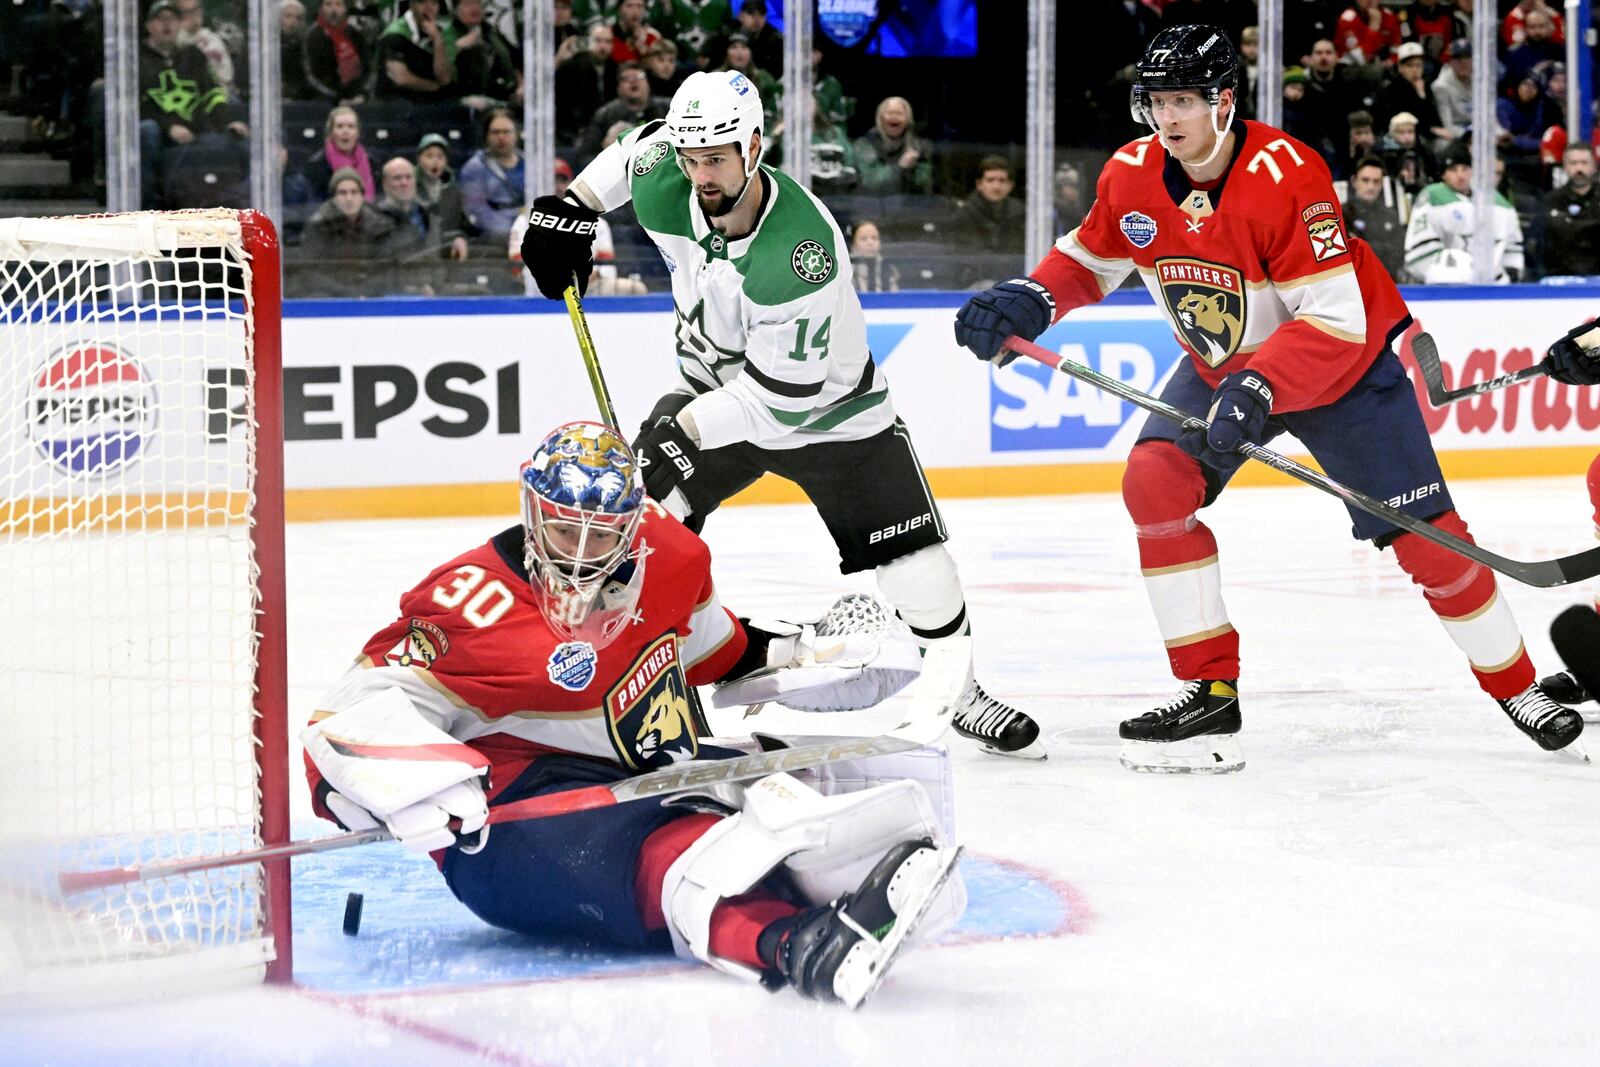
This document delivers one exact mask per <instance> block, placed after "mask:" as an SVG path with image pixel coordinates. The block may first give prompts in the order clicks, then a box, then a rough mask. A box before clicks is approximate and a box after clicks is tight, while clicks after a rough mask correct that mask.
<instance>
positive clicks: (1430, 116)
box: [1374, 41, 1449, 143]
mask: <svg viewBox="0 0 1600 1067" xmlns="http://www.w3.org/2000/svg"><path fill="white" fill-rule="evenodd" d="M1426 72H1427V60H1426V58H1425V57H1424V56H1423V54H1422V46H1421V45H1420V44H1418V43H1417V42H1415V41H1407V42H1406V43H1405V44H1403V45H1401V46H1400V47H1399V48H1398V49H1396V51H1395V63H1394V72H1393V73H1392V74H1390V75H1389V78H1388V81H1387V82H1386V83H1385V84H1384V87H1383V89H1382V90H1380V91H1379V93H1378V99H1377V102H1376V104H1374V110H1375V111H1376V112H1377V118H1378V121H1379V122H1384V123H1387V122H1388V121H1389V120H1390V119H1391V118H1392V117H1394V116H1395V115H1398V114H1400V113H1401V112H1406V113H1408V114H1410V115H1411V116H1412V117H1413V120H1414V121H1413V125H1415V126H1416V127H1417V134H1418V136H1419V137H1421V138H1422V140H1423V141H1424V143H1426V142H1428V141H1430V140H1435V139H1437V140H1441V141H1442V140H1446V139H1448V137H1449V131H1448V130H1446V129H1445V126H1444V119H1442V118H1440V117H1439V105H1438V102H1437V101H1435V100H1434V98H1433V88H1432V86H1430V85H1429V84H1428V80H1427V77H1426Z"/></svg>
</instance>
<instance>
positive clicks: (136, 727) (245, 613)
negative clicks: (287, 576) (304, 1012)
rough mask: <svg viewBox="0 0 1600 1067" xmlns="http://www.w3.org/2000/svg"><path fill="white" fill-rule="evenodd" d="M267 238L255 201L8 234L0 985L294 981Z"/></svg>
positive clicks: (59, 987) (2, 265)
mask: <svg viewBox="0 0 1600 1067" xmlns="http://www.w3.org/2000/svg"><path fill="white" fill-rule="evenodd" d="M280 330H281V285H280V269H279V251H278V239H277V234H276V233H275V231H274V229H273V226H272V223H271V221H270V220H269V219H268V218H267V217H266V216H264V215H261V214H259V213H257V212H254V211H228V210H204V211H174V212H135V213H129V214H123V215H100V216H82V217H76V218H54V219H0V620H4V621H3V623H0V625H3V626H4V627H6V628H7V629H8V630H9V631H10V632H9V634H8V635H7V637H6V638H5V645H6V647H7V650H8V653H9V655H8V656H7V660H8V664H9V666H8V680H7V682H6V683H5V686H6V688H7V689H8V690H9V692H8V694H7V696H6V697H5V698H0V995H4V996H14V995H20V994H31V995H35V996H43V997H49V996H51V995H54V994H60V995H71V996H73V997H76V998H81V997H82V996H84V995H85V994H86V992H87V993H88V995H94V994H95V993H96V992H104V993H106V994H110V995H114V996H125V995H138V994H140V993H143V992H148V991H154V990H169V989H172V988H177V987H199V988H215V987H216V986H217V985H219V984H220V983H222V982H226V981H227V980H229V978H230V977H232V978H234V979H236V980H240V981H248V980H259V979H260V978H262V977H265V978H267V979H268V980H288V979H289V978H290V977H291V974H292V966H293V965H292V956H291V943H290V940H291V939H290V910H289V866H288V861H287V860H282V861H276V862H273V863H267V864H261V865H255V866H246V867H242V868H240V869H239V870H238V872H237V873H234V874H224V873H223V872H213V873H211V874H205V875H196V876H186V877H175V878H170V879H163V880H161V881H160V882H156V883H150V884H148V885H147V886H146V887H144V888H130V887H122V888H120V889H114V890H106V891H99V892H94V893H87V894H81V895H75V896H73V897H70V898H66V897H62V896H61V895H60V894H59V893H57V892H55V891H54V890H53V882H54V879H55V877H56V876H57V875H58V874H59V873H60V872H61V871H62V870H73V869H78V868H84V867H98V866H104V865H106V862H107V861H108V860H110V861H112V862H115V863H126V862H134V863H150V862H160V861H170V860H175V859H185V858H192V857H198V856H206V855H212V854H222V853H226V852H232V851H237V850H238V849H240V848H248V847H260V846H264V845H274V844H281V843H283V842H286V841H288V840H289V780H290V776H289V767H288V740H287V699H288V698H287V679H286V655H285V633H284V631H285V627H284V608H285V605H284V578H283V413H282V373H281V368H282V359H281V345H280Z"/></svg>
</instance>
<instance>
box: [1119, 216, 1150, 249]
mask: <svg viewBox="0 0 1600 1067" xmlns="http://www.w3.org/2000/svg"><path fill="white" fill-rule="evenodd" d="M1117 225H1118V226H1120V227H1122V235H1123V236H1124V237H1126V238H1127V239H1128V241H1129V243H1131V244H1132V245H1133V246H1134V247H1135V248H1149V247H1150V242H1151V241H1154V240H1155V239H1156V220H1155V219H1153V218H1151V217H1150V216H1149V215H1146V214H1144V213H1143V212H1142V211H1130V212H1128V213H1127V214H1126V215H1124V216H1122V218H1120V219H1118V220H1117Z"/></svg>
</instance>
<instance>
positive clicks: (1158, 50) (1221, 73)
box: [1131, 24, 1239, 129]
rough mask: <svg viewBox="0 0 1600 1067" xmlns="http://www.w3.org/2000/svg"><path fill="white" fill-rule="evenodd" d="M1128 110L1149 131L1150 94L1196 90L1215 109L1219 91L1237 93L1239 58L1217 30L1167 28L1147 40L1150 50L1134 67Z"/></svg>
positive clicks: (1199, 27)
mask: <svg viewBox="0 0 1600 1067" xmlns="http://www.w3.org/2000/svg"><path fill="white" fill-rule="evenodd" d="M1134 71H1135V78H1134V83H1133V99H1132V101H1131V110H1132V111H1133V118H1134V121H1136V122H1143V123H1144V124H1146V125H1147V126H1149V127H1151V128H1152V129H1154V128H1155V125H1156V123H1155V119H1154V118H1153V117H1152V115H1151V113H1150V94H1151V93H1170V92H1174V91H1176V90H1178V89H1198V90H1201V91H1203V92H1204V93H1205V94H1206V101H1207V102H1208V103H1209V104H1210V105H1211V106H1212V107H1216V106H1217V103H1218V102H1219V101H1220V100H1221V97H1222V90H1224V89H1233V90H1235V91H1237V90H1238V86H1239V56H1238V53H1236V52H1235V51H1234V50H1233V42H1232V41H1230V40H1228V35H1227V34H1226V33H1223V32H1222V30H1221V29H1220V28H1219V27H1216V26H1207V25H1203V24H1201V25H1192V26H1169V27H1167V28H1166V29H1164V30H1162V31H1161V32H1160V33H1158V34H1156V35H1155V37H1153V38H1151V40H1150V47H1148V48H1146V49H1145V50H1144V55H1143V56H1141V57H1140V59H1139V62H1138V63H1136V64H1135V65H1134Z"/></svg>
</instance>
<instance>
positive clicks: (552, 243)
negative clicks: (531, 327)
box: [522, 196, 600, 300]
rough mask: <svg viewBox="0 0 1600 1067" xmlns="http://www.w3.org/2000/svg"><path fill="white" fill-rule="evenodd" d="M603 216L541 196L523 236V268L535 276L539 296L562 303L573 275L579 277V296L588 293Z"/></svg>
mask: <svg viewBox="0 0 1600 1067" xmlns="http://www.w3.org/2000/svg"><path fill="white" fill-rule="evenodd" d="M599 223H600V216H599V214H598V213H597V212H594V211H590V210H589V209H588V208H586V207H584V206H583V205H582V204H575V203H573V202H572V201H571V200H568V199H566V198H565V197H560V196H541V197H538V198H536V199H535V200H534V202H533V209H532V210H531V211H529V212H528V229H527V232H525V233H524V234H523V235H522V265H523V266H525V267H527V268H528V273H529V274H532V275H533V281H534V284H535V285H537V286H538V287H539V292H541V293H543V294H544V295H545V296H547V297H549V298H550V299H551V300H560V299H561V296H562V294H563V293H565V292H566V291H567V286H569V285H571V284H572V275H573V274H574V273H576V274H577V275H578V292H579V293H580V294H582V293H584V292H587V291H588V288H589V272H590V271H592V270H593V269H594V235H595V232H596V231H597V230H598V229H599V228H600V226H599Z"/></svg>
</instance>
